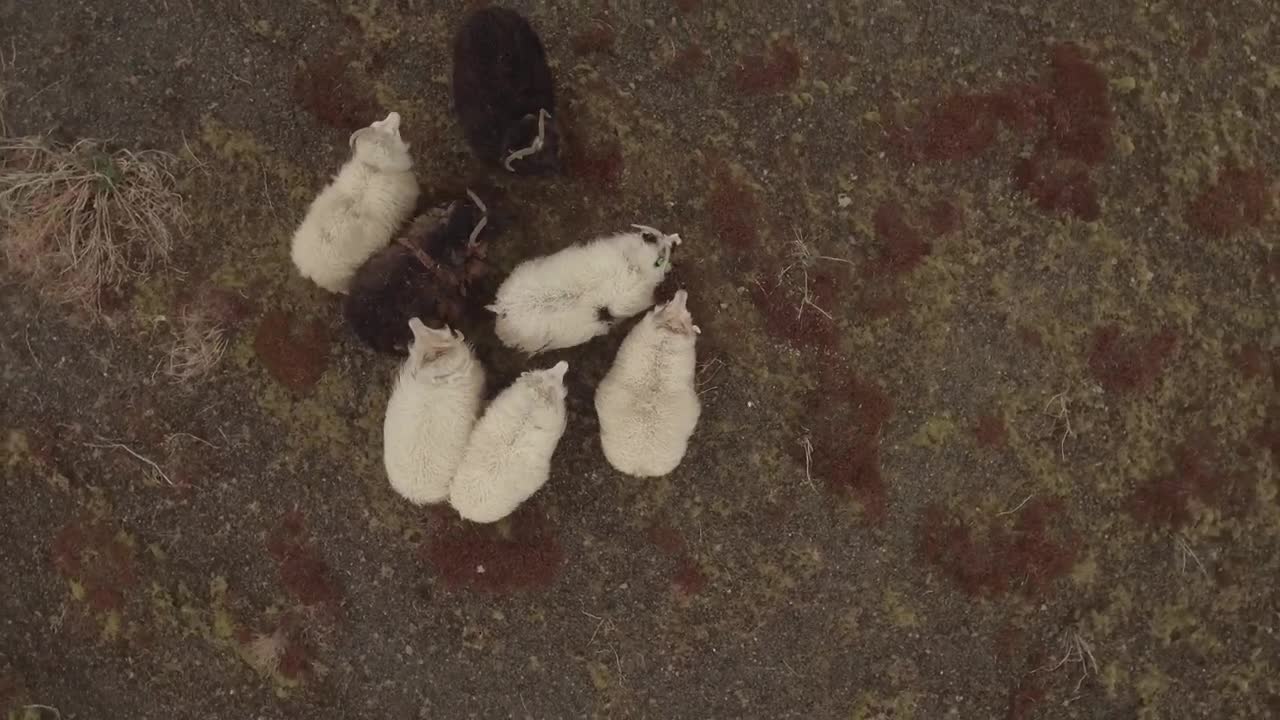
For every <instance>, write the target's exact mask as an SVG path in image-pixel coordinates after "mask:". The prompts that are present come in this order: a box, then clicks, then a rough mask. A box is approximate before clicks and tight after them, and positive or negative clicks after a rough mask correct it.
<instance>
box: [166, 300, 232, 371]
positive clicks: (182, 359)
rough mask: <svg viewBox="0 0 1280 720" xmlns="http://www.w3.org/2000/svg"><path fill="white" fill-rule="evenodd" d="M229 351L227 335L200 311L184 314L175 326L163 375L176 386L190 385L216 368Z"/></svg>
mask: <svg viewBox="0 0 1280 720" xmlns="http://www.w3.org/2000/svg"><path fill="white" fill-rule="evenodd" d="M226 351H227V331H226V328H225V327H223V326H222V324H221V323H219V322H218V321H217V320H215V319H214V318H211V317H209V316H208V315H207V314H205V313H202V312H200V311H198V310H184V311H183V313H182V315H181V316H180V317H179V318H178V322H177V323H176V324H174V326H173V346H172V347H170V348H169V355H168V357H167V359H166V360H165V362H164V372H165V374H166V375H168V376H169V377H170V378H172V379H173V380H174V381H175V382H178V383H189V382H192V381H194V380H197V379H199V378H200V377H202V376H204V375H205V374H207V373H208V372H209V371H210V370H213V368H215V367H217V365H218V362H219V361H220V360H222V356H223V354H224V353H226Z"/></svg>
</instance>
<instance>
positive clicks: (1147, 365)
mask: <svg viewBox="0 0 1280 720" xmlns="http://www.w3.org/2000/svg"><path fill="white" fill-rule="evenodd" d="M1177 345H1178V337H1177V335H1175V334H1174V333H1173V332H1171V331H1167V330H1166V331H1162V332H1160V333H1157V334H1155V335H1153V336H1151V337H1149V338H1147V339H1145V340H1142V339H1139V338H1138V337H1137V336H1135V335H1134V334H1128V335H1126V334H1125V333H1123V332H1122V331H1121V330H1120V328H1119V327H1118V326H1116V325H1106V326H1104V327H1101V328H1098V329H1097V330H1096V331H1095V332H1094V334H1093V338H1092V340H1091V341H1090V347H1089V350H1088V356H1089V371H1090V372H1091V373H1092V374H1093V377H1094V378H1095V379H1096V380H1097V381H1098V382H1099V383H1100V384H1101V385H1102V387H1103V388H1104V389H1106V390H1107V391H1108V392H1113V393H1124V392H1133V391H1144V390H1148V389H1150V388H1151V387H1152V385H1154V384H1155V381H1156V379H1157V378H1159V377H1160V374H1161V373H1162V372H1164V366H1165V363H1166V362H1167V361H1168V359H1169V357H1170V356H1171V355H1172V354H1173V352H1174V350H1175V349H1176V348H1177Z"/></svg>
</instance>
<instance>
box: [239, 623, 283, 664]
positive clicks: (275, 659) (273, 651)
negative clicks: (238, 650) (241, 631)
mask: <svg viewBox="0 0 1280 720" xmlns="http://www.w3.org/2000/svg"><path fill="white" fill-rule="evenodd" d="M284 651H285V636H284V632H283V631H282V630H281V629H280V628H277V629H276V631H275V632H273V633H271V634H270V635H261V634H260V635H257V636H256V637H254V638H253V639H252V640H250V641H249V642H248V643H246V644H245V646H244V651H243V652H244V659H245V662H247V663H249V665H250V666H251V667H252V668H253V669H255V670H257V671H258V672H260V673H262V674H263V675H273V674H275V672H276V671H277V670H279V669H280V660H281V659H282V658H283V657H284Z"/></svg>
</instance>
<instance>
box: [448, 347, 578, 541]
mask: <svg viewBox="0 0 1280 720" xmlns="http://www.w3.org/2000/svg"><path fill="white" fill-rule="evenodd" d="M568 367H569V366H568V364H567V363H564V362H561V363H558V364H557V365H556V366H555V367H553V368H550V369H547V370H535V371H531V372H526V373H525V374H524V375H521V376H520V378H519V379H518V380H516V382H515V383H514V384H512V385H511V387H509V388H507V389H506V390H503V391H502V393H501V394H500V395H498V397H496V398H494V400H493V402H492V403H490V405H489V408H488V409H487V410H485V413H484V416H483V417H481V418H480V422H478V423H476V427H475V430H474V431H473V432H472V433H471V440H470V442H469V443H468V444H467V450H466V453H465V454H464V455H463V457H462V462H461V464H460V465H459V466H458V472H457V474H456V475H454V478H453V487H452V490H451V491H450V495H449V502H450V504H452V505H453V507H454V509H456V510H457V511H458V514H459V515H461V516H462V517H464V518H466V519H467V520H471V521H474V522H482V523H488V522H495V521H497V520H501V519H502V518H504V517H506V516H507V515H510V514H511V513H512V512H514V511H515V509H516V508H517V507H519V505H520V503H522V502H524V501H525V500H527V499H529V497H530V496H532V495H533V494H534V493H535V492H537V491H538V489H539V488H541V487H542V486H543V484H545V483H546V482H547V478H548V477H549V476H550V474H551V456H552V455H553V454H554V453H555V449H556V445H557V444H558V443H559V442H560V437H561V436H562V435H563V434H564V429H565V423H566V420H567V418H566V414H565V406H564V398H565V389H564V374H565V371H566V370H568Z"/></svg>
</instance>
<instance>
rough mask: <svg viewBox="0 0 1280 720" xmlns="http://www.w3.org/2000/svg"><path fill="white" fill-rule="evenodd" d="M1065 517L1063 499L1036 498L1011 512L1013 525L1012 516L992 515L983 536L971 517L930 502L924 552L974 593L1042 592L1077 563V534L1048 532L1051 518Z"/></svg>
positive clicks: (922, 538)
mask: <svg viewBox="0 0 1280 720" xmlns="http://www.w3.org/2000/svg"><path fill="white" fill-rule="evenodd" d="M1061 516H1062V502H1061V501H1060V500H1043V499H1036V500H1032V501H1031V502H1029V503H1028V504H1027V505H1025V506H1024V507H1023V508H1022V510H1020V511H1019V512H1018V513H1016V514H1015V515H1013V516H1012V517H1014V518H1015V519H1014V520H1013V525H1012V527H1010V526H1009V525H1008V521H1007V518H1008V517H1010V516H1004V517H996V518H992V520H991V521H990V524H989V525H988V529H987V532H986V534H985V537H980V536H978V534H977V533H976V532H975V530H974V522H973V521H971V520H966V519H964V518H961V517H959V516H956V515H954V514H949V513H947V511H945V510H944V509H943V508H941V507H940V506H938V505H931V506H930V507H929V508H928V509H927V510H926V511H925V514H924V518H923V521H922V523H921V525H920V528H919V534H920V547H921V552H922V554H923V555H924V557H925V560H927V561H928V562H929V563H930V564H932V565H934V566H936V567H938V568H939V569H940V570H941V571H942V572H943V573H945V574H946V575H947V576H948V577H950V578H951V579H952V580H953V581H954V582H955V583H956V584H957V585H958V586H959V587H960V588H961V589H962V590H963V591H964V592H966V593H968V594H970V595H979V596H988V597H994V596H997V595H1004V594H1006V593H1009V592H1013V591H1017V592H1020V593H1022V594H1023V595H1024V596H1027V597H1033V596H1039V595H1042V594H1043V593H1044V591H1045V590H1047V589H1048V587H1049V585H1051V584H1052V583H1053V582H1054V581H1055V580H1057V579H1058V578H1060V577H1062V576H1063V575H1065V574H1066V573H1067V572H1069V571H1070V570H1071V568H1072V566H1073V565H1074V564H1075V558H1076V540H1077V538H1076V537H1075V535H1074V533H1072V532H1070V531H1060V532H1056V533H1055V532H1051V531H1050V520H1051V519H1053V518H1058V517H1061Z"/></svg>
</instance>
